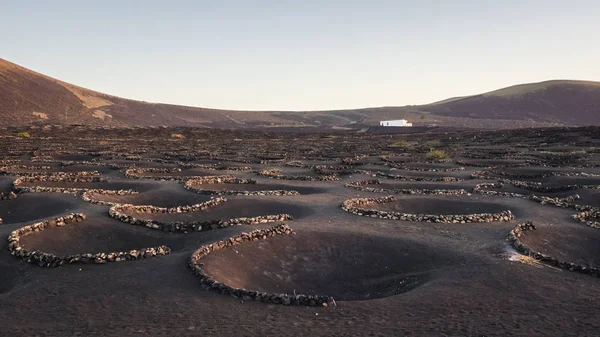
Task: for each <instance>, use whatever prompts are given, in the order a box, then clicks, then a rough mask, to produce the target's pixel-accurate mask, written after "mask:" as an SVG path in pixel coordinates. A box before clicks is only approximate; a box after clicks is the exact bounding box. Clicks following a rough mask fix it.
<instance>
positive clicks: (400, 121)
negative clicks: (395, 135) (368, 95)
mask: <svg viewBox="0 0 600 337" xmlns="http://www.w3.org/2000/svg"><path fill="white" fill-rule="evenodd" d="M379 126H412V123H409V122H408V121H407V120H406V119H396V120H393V121H381V122H379Z"/></svg>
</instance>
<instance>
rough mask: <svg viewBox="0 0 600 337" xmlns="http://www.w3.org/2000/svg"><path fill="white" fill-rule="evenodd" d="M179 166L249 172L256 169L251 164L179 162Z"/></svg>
mask: <svg viewBox="0 0 600 337" xmlns="http://www.w3.org/2000/svg"><path fill="white" fill-rule="evenodd" d="M177 164H178V165H179V166H181V167H183V168H201V169H205V170H219V171H243V172H249V171H253V170H254V169H253V168H252V167H250V166H227V165H219V164H197V163H184V162H178V163H177Z"/></svg>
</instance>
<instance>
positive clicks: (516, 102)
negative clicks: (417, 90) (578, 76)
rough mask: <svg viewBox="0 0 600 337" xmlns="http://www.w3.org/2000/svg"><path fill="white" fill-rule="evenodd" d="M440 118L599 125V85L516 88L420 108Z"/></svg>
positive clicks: (557, 82) (563, 82)
mask: <svg viewBox="0 0 600 337" xmlns="http://www.w3.org/2000/svg"><path fill="white" fill-rule="evenodd" d="M421 109H422V110H423V111H427V112H429V113H432V114H436V115H441V116H452V117H466V118H481V119H505V120H506V119H508V120H516V121H526V120H533V121H537V122H548V123H557V124H562V125H588V124H594V125H598V124H600V120H599V119H600V82H589V81H569V80H555V81H546V82H539V83H529V84H521V85H515V86H511V87H508V88H504V89H500V90H496V91H492V92H488V93H484V94H481V95H475V96H467V97H457V98H453V99H449V100H445V101H441V102H437V103H433V104H430V105H427V106H423V107H421Z"/></svg>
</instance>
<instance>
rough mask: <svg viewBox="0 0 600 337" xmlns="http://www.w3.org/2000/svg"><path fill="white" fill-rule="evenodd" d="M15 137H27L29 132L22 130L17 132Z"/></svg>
mask: <svg viewBox="0 0 600 337" xmlns="http://www.w3.org/2000/svg"><path fill="white" fill-rule="evenodd" d="M17 137H19V138H29V137H31V135H29V132H26V131H23V132H19V133H17Z"/></svg>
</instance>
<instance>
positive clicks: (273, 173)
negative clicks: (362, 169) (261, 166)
mask: <svg viewBox="0 0 600 337" xmlns="http://www.w3.org/2000/svg"><path fill="white" fill-rule="evenodd" d="M256 174H258V175H259V176H261V177H267V178H271V179H280V180H303V181H336V180H340V177H338V176H337V175H333V174H331V175H325V176H324V175H320V176H307V175H291V174H283V171H282V170H277V169H276V170H260V171H257V172H256Z"/></svg>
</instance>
